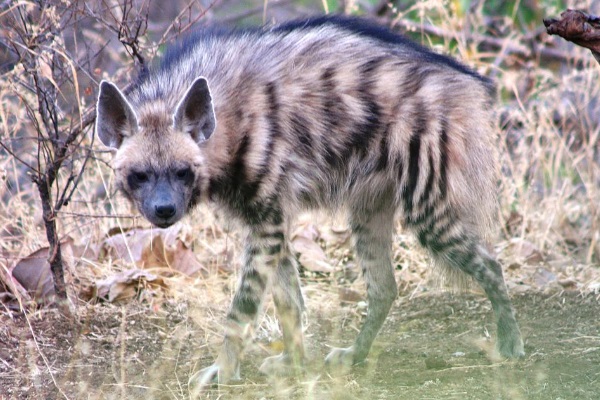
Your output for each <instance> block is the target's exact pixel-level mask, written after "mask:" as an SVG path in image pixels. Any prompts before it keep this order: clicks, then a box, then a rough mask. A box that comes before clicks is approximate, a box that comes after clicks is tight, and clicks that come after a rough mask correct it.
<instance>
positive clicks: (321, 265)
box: [292, 236, 333, 273]
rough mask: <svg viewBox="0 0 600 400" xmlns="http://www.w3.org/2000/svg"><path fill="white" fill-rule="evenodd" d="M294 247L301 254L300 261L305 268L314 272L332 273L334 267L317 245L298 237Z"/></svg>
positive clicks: (293, 241)
mask: <svg viewBox="0 0 600 400" xmlns="http://www.w3.org/2000/svg"><path fill="white" fill-rule="evenodd" d="M292 247H293V248H294V250H295V251H296V253H299V254H300V256H299V257H298V261H299V262H300V264H302V266H303V267H304V268H306V269H307V270H309V271H312V272H322V273H330V272H332V271H333V267H332V266H331V265H330V264H329V262H328V261H327V255H326V254H325V252H324V251H323V249H322V248H321V246H319V245H318V244H317V243H315V242H314V241H313V240H310V239H308V238H306V237H304V236H296V237H295V238H294V239H293V240H292Z"/></svg>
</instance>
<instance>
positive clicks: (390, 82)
mask: <svg viewBox="0 0 600 400" xmlns="http://www.w3.org/2000/svg"><path fill="white" fill-rule="evenodd" d="M493 97H494V88H493V85H492V83H491V82H490V81H489V80H487V79H486V78H484V77H481V76H480V75H478V74H477V73H475V72H473V71H471V70H470V69H468V68H466V67H465V66H463V65H462V64H459V63H458V62H456V61H454V60H452V59H450V58H447V57H444V56H441V55H438V54H434V53H432V52H430V51H428V50H426V49H424V48H422V47H420V46H418V45H415V44H413V43H412V42H409V41H407V40H406V39H404V38H403V37H401V36H398V35H396V34H394V33H392V32H390V31H388V30H386V29H384V28H381V27H378V26H377V25H374V24H371V23H369V22H367V21H365V20H362V19H354V18H343V17H319V18H314V19H309V20H304V21H293V22H290V23H287V24H284V25H279V26H275V27H272V28H261V29H251V30H245V31H226V30H210V29H204V30H200V31H198V32H197V33H196V34H194V35H192V36H191V37H189V38H187V39H186V40H184V41H182V42H181V43H178V44H176V45H174V46H173V48H172V49H171V50H169V51H168V53H167V55H166V56H165V59H164V61H163V64H162V65H161V66H160V67H158V68H156V69H155V70H154V71H152V72H151V73H150V74H149V75H148V76H147V77H145V78H144V79H143V81H142V82H141V83H140V84H139V86H138V87H137V88H136V90H134V91H133V92H132V93H131V95H130V96H129V99H128V100H126V99H125V97H124V96H123V95H122V94H121V93H120V92H119V91H118V89H117V88H116V87H115V86H114V85H112V84H110V83H108V82H103V83H102V84H101V87H100V95H99V100H98V119H97V132H98V135H99V137H100V139H101V140H102V142H103V143H105V144H106V145H108V146H111V147H113V148H116V149H117V152H116V155H115V159H114V168H115V172H116V178H117V184H118V186H119V188H120V189H121V190H122V192H124V193H125V195H126V196H127V197H128V198H129V199H131V201H132V202H133V203H134V204H136V206H137V207H138V209H139V210H140V212H141V213H142V214H143V215H144V216H145V217H146V218H148V219H149V220H150V221H151V222H153V223H154V224H156V225H157V226H161V227H165V226H169V225H171V224H173V223H175V222H176V221H178V220H179V219H180V218H181V217H183V215H185V214H186V213H187V212H188V211H189V210H190V209H191V208H192V207H193V206H194V205H196V204H197V203H198V202H200V201H214V202H217V203H219V204H220V205H222V206H223V208H225V209H226V210H228V211H229V212H230V213H231V215H232V216H234V217H236V218H238V219H239V220H241V221H242V222H243V223H244V224H245V225H246V226H247V228H248V239H247V246H246V252H245V261H244V267H243V271H242V276H241V281H240V285H239V288H238V290H237V293H236V295H235V297H234V299H233V304H232V307H231V309H230V312H229V315H228V323H227V331H226V336H225V342H224V345H223V349H222V351H221V353H220V355H219V358H218V359H217V361H216V363H215V365H213V366H212V367H210V368H208V369H206V370H205V371H204V372H203V375H202V377H201V380H203V381H207V380H208V379H210V378H212V377H213V376H214V375H217V374H218V377H219V381H222V382H223V381H228V380H230V379H232V378H235V377H237V376H238V374H239V358H240V354H241V352H242V347H243V346H242V343H243V336H244V333H245V332H246V331H247V329H246V327H247V326H248V324H250V323H252V321H254V320H255V317H256V314H257V312H258V310H259V308H260V304H261V301H262V298H263V293H264V292H265V290H266V289H267V287H269V286H271V287H272V291H273V295H274V298H275V304H276V306H277V312H278V315H279V318H280V321H281V324H282V327H283V334H284V342H285V352H284V354H283V355H282V356H279V357H276V358H271V359H267V361H265V364H263V367H262V369H263V370H264V371H266V372H271V371H277V370H279V369H280V368H281V364H282V363H283V364H284V365H294V366H299V365H301V363H302V358H303V345H302V333H301V329H300V328H301V322H300V315H301V311H302V309H303V301H302V295H301V293H300V288H299V282H298V277H297V271H296V265H295V260H294V258H293V255H292V253H291V251H290V249H289V245H288V242H287V238H288V233H289V228H288V227H289V224H290V222H291V221H293V217H294V216H295V215H296V214H297V213H298V212H300V211H302V210H306V209H314V208H327V209H333V210H336V211H337V210H339V209H342V208H343V209H346V210H347V211H348V218H349V223H350V226H351V229H352V233H353V237H354V245H355V250H356V253H357V257H358V259H359V260H360V262H361V265H362V270H363V275H364V277H365V280H366V283H367V294H368V300H369V311H368V316H367V318H366V321H365V324H364V326H363V328H362V330H361V332H360V334H359V336H358V338H357V340H356V342H355V343H354V345H353V346H351V347H349V348H347V349H334V350H333V351H332V353H331V354H330V355H329V356H328V357H327V362H328V363H330V364H332V365H338V364H342V365H346V364H353V363H358V362H361V361H363V360H364V359H365V357H366V356H367V354H368V352H369V349H370V347H371V344H372V342H373V340H374V338H375V336H376V334H377V332H378V331H379V329H380V327H381V325H382V323H383V321H384V319H385V317H386V315H387V313H388V311H389V308H390V307H391V304H392V302H393V301H394V299H395V297H396V295H397V288H396V284H395V282H394V275H393V269H392V264H391V242H392V235H393V231H394V229H393V228H394V223H393V221H394V218H395V217H396V218H399V219H400V220H401V221H402V222H403V224H404V226H405V227H406V228H407V229H409V230H411V231H413V232H414V233H415V235H416V236H417V238H418V240H419V242H420V243H421V245H423V247H424V248H426V249H427V250H428V251H429V252H430V253H431V255H432V258H433V259H434V260H435V262H436V264H437V265H441V266H443V267H444V268H445V269H447V270H448V271H460V272H462V273H465V274H466V275H465V276H469V277H472V278H474V279H475V280H476V281H477V282H479V283H480V284H481V286H482V287H483V288H484V290H485V292H486V294H487V295H488V297H489V298H490V300H491V302H492V305H493V308H494V311H495V313H496V317H497V320H498V349H499V351H500V353H501V354H503V355H505V356H509V357H514V356H520V355H522V354H523V342H522V340H521V336H520V332H519V328H518V326H517V323H516V321H515V318H514V313H513V310H512V306H511V304H510V300H509V298H508V294H507V291H506V287H505V285H504V281H503V277H502V271H501V267H500V265H499V264H498V263H497V261H495V260H494V259H493V257H492V256H491V255H489V254H488V253H487V252H486V250H485V248H484V246H483V245H482V243H483V240H485V239H486V238H487V237H488V235H489V233H490V232H491V230H492V228H493V218H494V216H495V213H496V207H497V205H496V190H495V183H496V161H495V154H494V143H493V139H494V132H493V123H492V113H491V109H492V104H493ZM215 121H216V123H215Z"/></svg>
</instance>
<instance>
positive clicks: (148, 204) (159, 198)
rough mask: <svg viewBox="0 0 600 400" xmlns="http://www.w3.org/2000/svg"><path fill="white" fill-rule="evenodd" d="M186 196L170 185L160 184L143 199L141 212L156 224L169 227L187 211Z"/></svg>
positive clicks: (160, 226)
mask: <svg viewBox="0 0 600 400" xmlns="http://www.w3.org/2000/svg"><path fill="white" fill-rule="evenodd" d="M184 197H185V196H184V195H183V193H179V192H177V191H174V190H173V189H172V188H170V187H168V185H161V184H158V185H157V186H156V187H155V189H154V190H153V191H152V193H151V194H149V195H148V196H146V197H145V199H144V200H143V201H142V205H141V210H140V211H141V212H142V214H144V216H145V217H146V218H147V219H148V220H149V221H150V222H151V223H153V224H154V225H156V226H158V227H159V228H167V227H169V226H171V225H173V224H174V223H176V222H177V221H179V220H180V219H181V218H182V217H183V214H184V211H185V198H184Z"/></svg>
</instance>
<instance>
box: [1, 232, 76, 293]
mask: <svg viewBox="0 0 600 400" xmlns="http://www.w3.org/2000/svg"><path fill="white" fill-rule="evenodd" d="M71 246H72V240H71V239H69V240H67V241H65V242H62V243H61V252H62V258H63V261H64V268H65V270H66V269H68V268H70V265H72V262H73V260H74V256H73V250H72V247H71ZM48 251H49V248H48V247H42V248H41V249H38V250H36V251H34V252H33V253H31V254H30V255H28V256H27V257H24V258H22V259H21V260H20V261H19V262H18V263H17V264H16V265H15V267H14V268H13V269H12V272H11V273H12V276H13V278H14V279H15V280H16V281H17V282H19V284H21V286H22V287H23V288H24V289H25V290H26V291H27V293H29V295H30V296H31V297H32V298H33V299H34V300H36V301H37V302H42V303H44V302H48V301H52V299H53V298H54V295H55V294H56V292H55V291H54V279H53V277H52V272H51V270H50V264H49V263H48ZM65 272H67V271H65Z"/></svg>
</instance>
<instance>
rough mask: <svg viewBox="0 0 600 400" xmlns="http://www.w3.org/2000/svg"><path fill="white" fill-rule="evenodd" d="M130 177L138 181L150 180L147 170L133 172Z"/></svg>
mask: <svg viewBox="0 0 600 400" xmlns="http://www.w3.org/2000/svg"><path fill="white" fill-rule="evenodd" d="M129 176H130V178H131V179H132V180H133V181H134V182H137V183H144V182H148V174H147V173H145V172H132V173H131V175H129Z"/></svg>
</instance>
